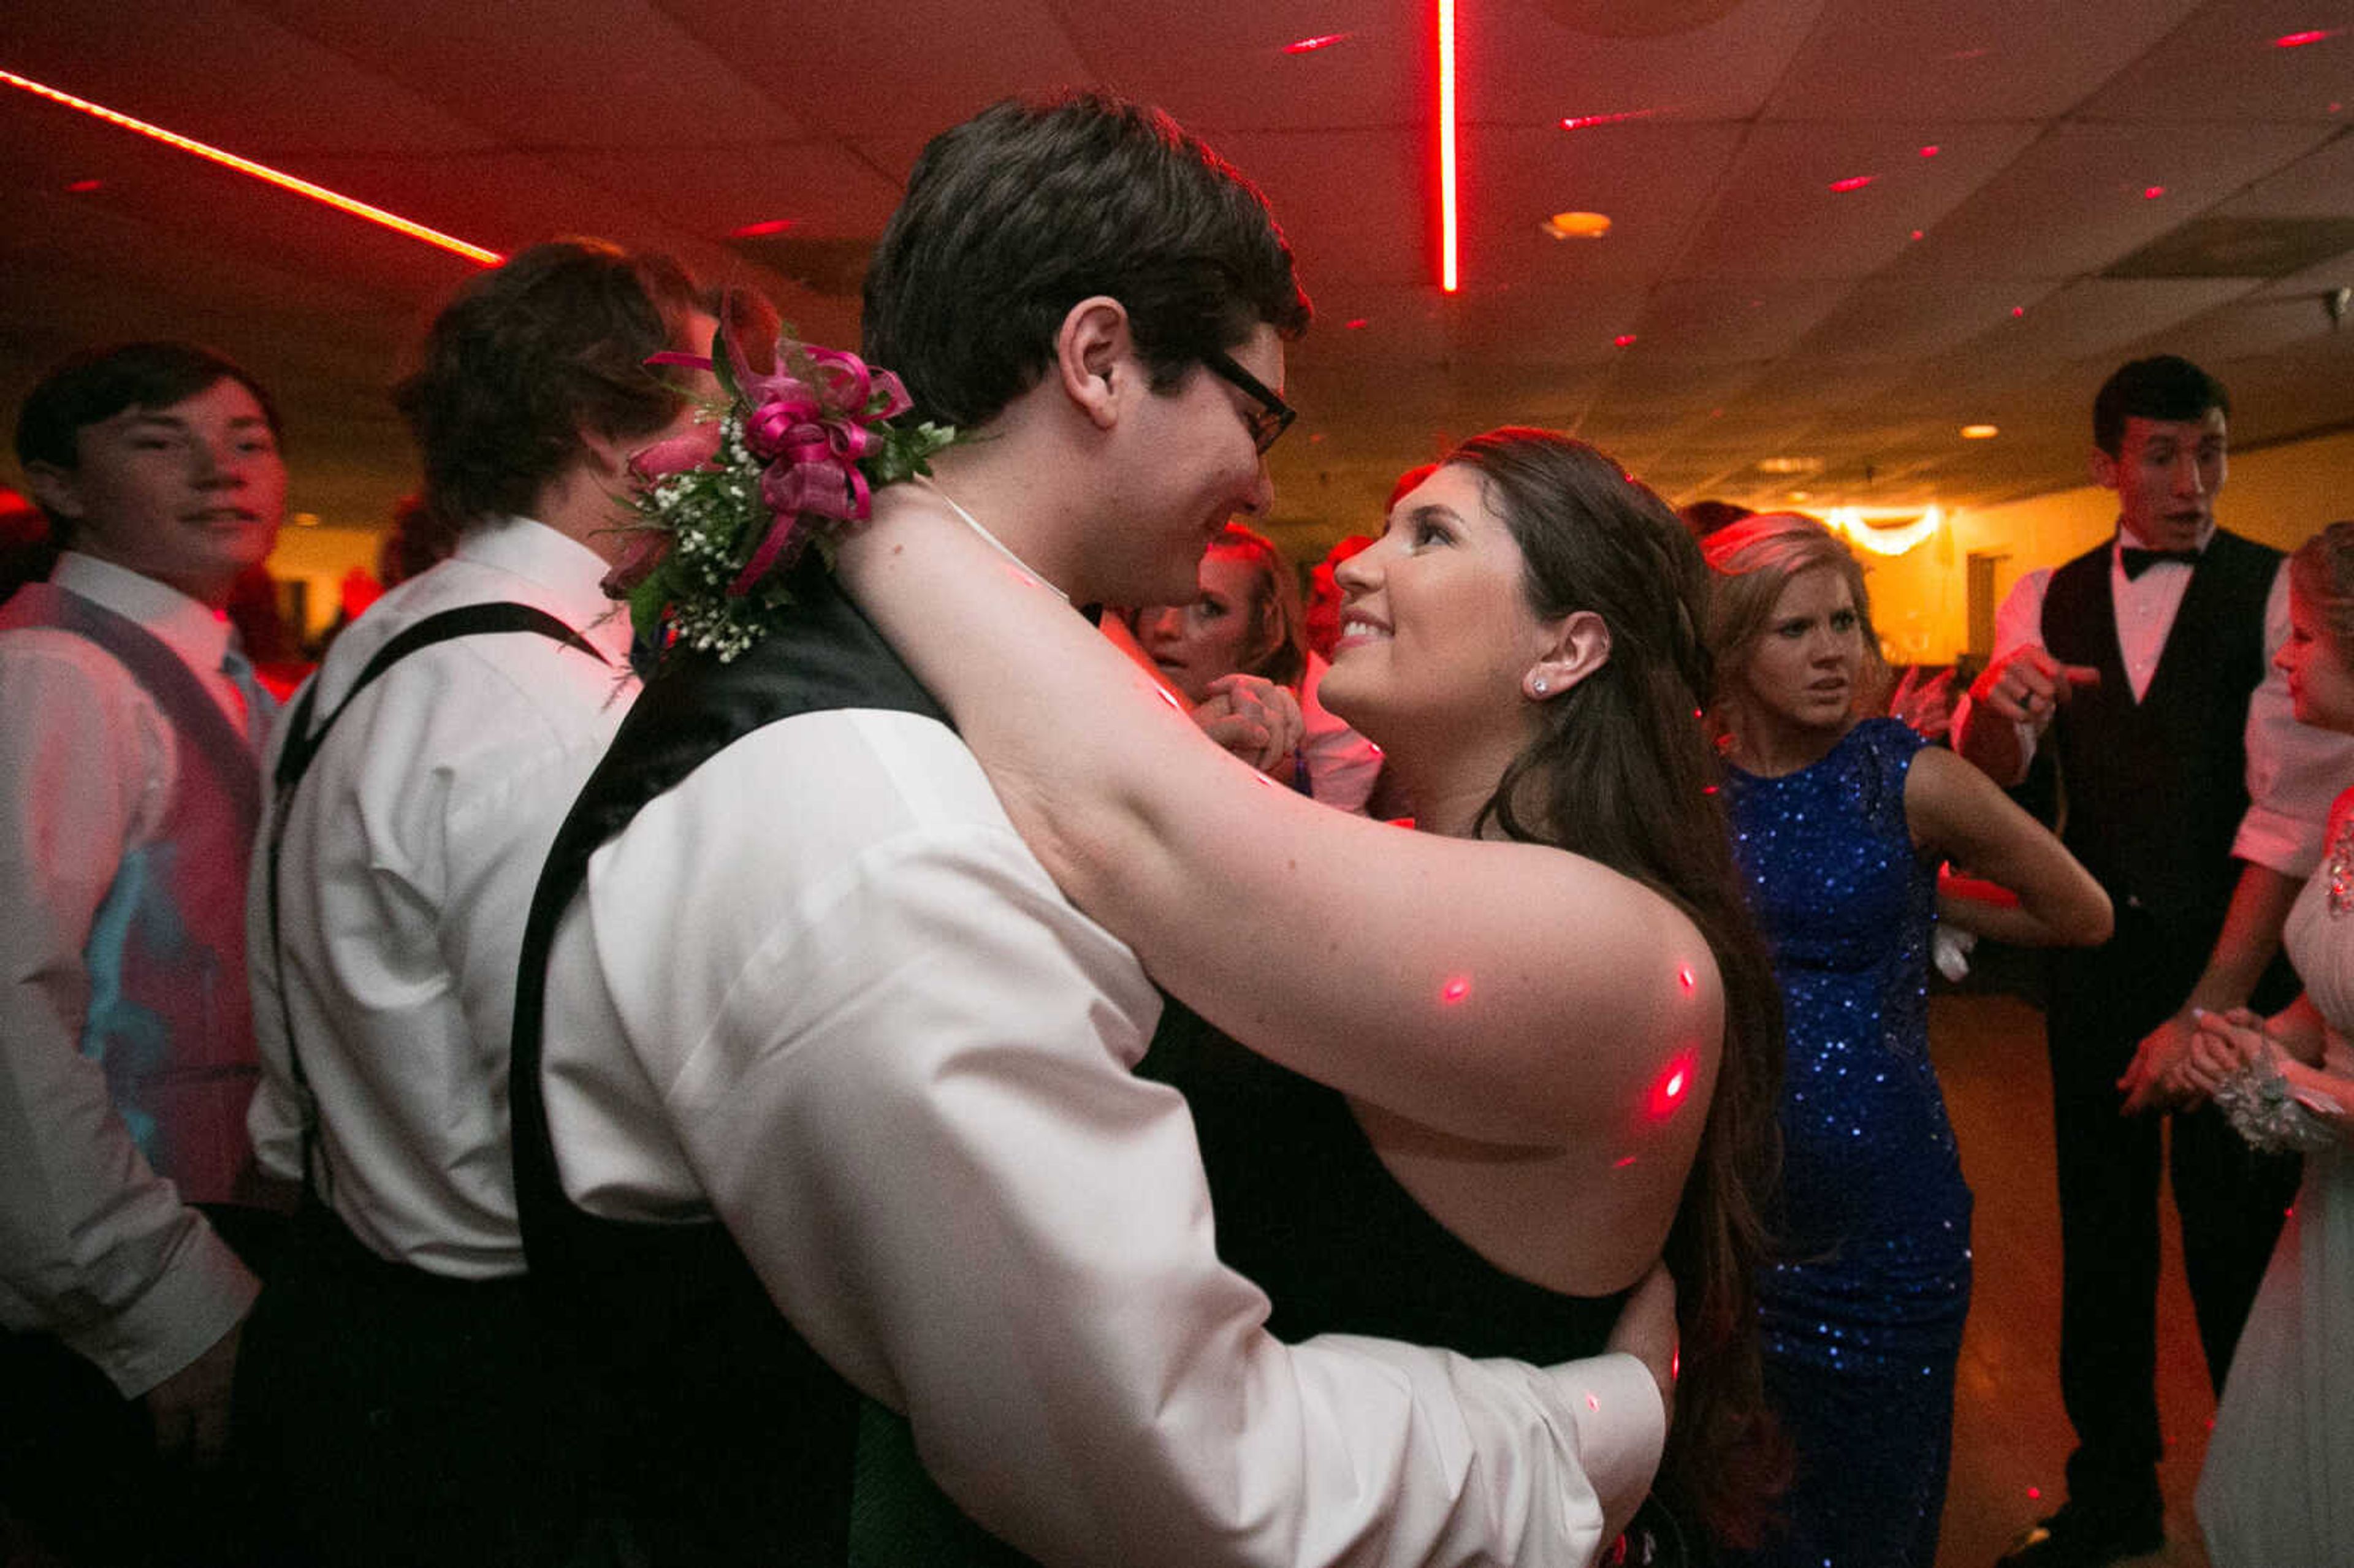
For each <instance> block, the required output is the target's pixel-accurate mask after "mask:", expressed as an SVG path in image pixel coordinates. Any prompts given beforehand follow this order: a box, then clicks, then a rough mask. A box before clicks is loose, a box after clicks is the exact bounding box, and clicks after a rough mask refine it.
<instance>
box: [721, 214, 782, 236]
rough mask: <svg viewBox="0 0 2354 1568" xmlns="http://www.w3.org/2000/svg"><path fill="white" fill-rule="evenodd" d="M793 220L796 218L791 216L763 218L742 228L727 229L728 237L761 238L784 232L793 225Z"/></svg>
mask: <svg viewBox="0 0 2354 1568" xmlns="http://www.w3.org/2000/svg"><path fill="white" fill-rule="evenodd" d="M793 222H794V220H793V219H791V218H790V217H767V218H762V219H761V220H760V221H759V222H758V223H748V224H745V225H744V226H743V227H741V228H731V229H729V230H728V231H727V238H730V239H760V238H766V237H767V236H769V235H771V234H782V233H783V232H784V231H785V230H786V229H788V228H791V227H792V226H793Z"/></svg>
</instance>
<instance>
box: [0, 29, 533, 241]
mask: <svg viewBox="0 0 2354 1568" xmlns="http://www.w3.org/2000/svg"><path fill="white" fill-rule="evenodd" d="M0 82H5V83H6V84H7V85H8V86H10V87H21V88H23V89H24V90H26V91H27V92H29V93H31V94H33V95H34V96H35V97H36V98H46V99H48V101H50V102H51V103H55V104H59V105H62V106H63V107H65V108H67V109H71V110H74V111H78V112H80V113H83V114H87V115H90V117H91V118H93V119H97V120H103V121H105V122H107V123H108V124H109V125H115V126H120V127H121V128H122V129H123V130H125V131H134V132H138V133H139V134H140V135H142V136H145V137H148V138H150V139H152V140H154V141H157V142H161V143H164V145H165V146H167V147H175V148H177V149H178V150H179V151H181V152H183V153H187V154H193V155H195V156H196V157H199V158H203V159H205V160H206V161H207V162H209V163H215V164H220V165H221V166H222V167H223V168H226V169H234V170H236V171H237V172H238V173H239V174H240V175H249V176H250V177H252V178H254V179H257V180H260V181H262V182H263V183H264V184H267V185H276V186H277V187H278V188H279V189H281V190H284V191H292V192H293V193H294V194H295V195H296V196H305V197H308V198H309V199H310V200H312V201H315V202H317V203H319V204H320V205H321V206H323V207H334V209H335V210H336V211H338V212H345V213H349V214H350V215H351V216H352V217H359V218H366V220H367V221H368V222H370V223H373V224H377V225H379V226H381V227H383V228H389V229H391V230H392V231H393V232H394V233H395V234H405V235H407V236H408V238H411V239H421V240H423V241H425V243H426V244H428V245H438V246H440V248H441V249H444V250H448V251H451V252H452V253H454V254H456V255H459V256H463V257H464V258H466V259H467V260H469V261H479V262H481V263H482V265H483V266H485V267H495V266H497V265H498V264H499V263H500V262H501V261H504V260H506V258H504V257H503V256H501V255H500V254H499V253H498V252H497V251H495V250H485V249H482V247H481V246H479V245H469V244H468V243H466V241H464V240H462V239H460V238H457V237H455V236H454V235H448V234H444V233H442V232H441V231H440V229H438V228H426V227H425V226H424V225H423V224H421V223H415V222H412V221H410V220H409V219H408V218H405V217H401V216H400V215H399V214H398V213H395V212H387V211H385V209H384V208H382V207H370V206H369V205H368V204H367V203H366V202H364V201H356V200H355V199H353V198H352V197H350V196H344V195H342V194H341V193H339V192H336V191H331V190H329V189H328V188H327V187H326V186H324V185H313V184H312V183H311V182H310V181H308V180H304V179H297V178H296V177H295V176H294V175H290V174H287V173H286V172H285V171H284V170H282V169H273V168H271V167H270V165H269V164H257V163H255V162H254V161H253V160H252V159H250V158H240V157H239V156H238V155H237V154H235V153H228V152H223V151H222V150H221V149H220V148H218V147H216V146H213V145H211V144H210V143H205V142H199V141H197V140H196V138H195V137H193V136H183V135H181V134H180V133H179V132H176V131H166V130H164V128H163V127H162V126H160V125H151V124H149V123H148V122H146V121H144V120H134V119H133V118H132V117H131V116H130V115H128V114H125V113H122V111H119V110H113V109H109V108H107V107H106V106H105V105H104V104H101V103H92V102H91V101H90V100H88V99H86V98H76V97H75V96H74V95H73V94H72V93H69V92H60V91H59V90H57V89H56V88H54V87H45V86H43V85H42V84H41V83H39V82H37V81H34V80H32V79H30V78H28V77H21V76H18V75H17V74H16V72H14V71H7V70H0Z"/></svg>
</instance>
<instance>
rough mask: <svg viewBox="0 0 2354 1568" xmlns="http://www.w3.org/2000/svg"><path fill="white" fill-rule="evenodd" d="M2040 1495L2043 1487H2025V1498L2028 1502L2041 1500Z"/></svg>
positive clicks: (2041, 1495)
mask: <svg viewBox="0 0 2354 1568" xmlns="http://www.w3.org/2000/svg"><path fill="white" fill-rule="evenodd" d="M2042 1497H2043V1489H2042V1488H2041V1487H2030V1488H2028V1489H2027V1500H2028V1501H2029V1502H2038V1501H2041V1499H2042Z"/></svg>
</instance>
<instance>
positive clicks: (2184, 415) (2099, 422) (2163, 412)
mask: <svg viewBox="0 0 2354 1568" xmlns="http://www.w3.org/2000/svg"><path fill="white" fill-rule="evenodd" d="M2210 408H2221V410H2223V412H2224V414H2225V415H2226V416H2227V417H2228V416H2229V415H2230V414H2231V412H2232V398H2231V395H2230V394H2229V393H2227V392H2225V391H2224V390H2223V384H2222V383H2221V381H2218V380H2216V379H2215V378H2214V377H2213V376H2210V375H2208V374H2207V373H2206V372H2205V371H2203V370H2201V369H2200V368H2199V367H2198V366H2195V365H2193V364H2191V363H2190V361H2189V360H2187V359H2184V358H2182V357H2181V356H2180V355H2172V354H2160V355H2153V356H2152V357H2150V358H2148V359H2137V360H2135V361H2134V362H2133V363H2132V364H2130V365H2126V366H2120V367H2119V368H2118V370H2117V373H2116V374H2115V376H2110V377H2109V378H2108V379H2107V380H2106V381H2105V382H2103V383H2102V384H2101V390H2100V392H2099V393H2098V394H2097V395H2096V396H2095V397H2094V398H2093V444H2094V446H2096V447H2098V448H2100V449H2101V450H2103V451H2105V452H2106V453H2108V454H2109V455H2110V456H2111V457H2115V456H2116V455H2117V454H2118V453H2119V452H2121V451H2123V450H2125V444H2126V420H2127V419H2203V418H2206V417H2207V410H2208V409H2210Z"/></svg>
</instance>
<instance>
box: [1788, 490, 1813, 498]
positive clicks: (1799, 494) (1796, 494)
mask: <svg viewBox="0 0 2354 1568" xmlns="http://www.w3.org/2000/svg"><path fill="white" fill-rule="evenodd" d="M1814 498H1815V493H1814V492H1813V491H1811V490H1794V491H1792V492H1790V499H1791V500H1793V501H1812V500H1813V499H1814Z"/></svg>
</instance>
